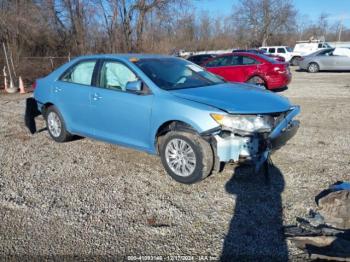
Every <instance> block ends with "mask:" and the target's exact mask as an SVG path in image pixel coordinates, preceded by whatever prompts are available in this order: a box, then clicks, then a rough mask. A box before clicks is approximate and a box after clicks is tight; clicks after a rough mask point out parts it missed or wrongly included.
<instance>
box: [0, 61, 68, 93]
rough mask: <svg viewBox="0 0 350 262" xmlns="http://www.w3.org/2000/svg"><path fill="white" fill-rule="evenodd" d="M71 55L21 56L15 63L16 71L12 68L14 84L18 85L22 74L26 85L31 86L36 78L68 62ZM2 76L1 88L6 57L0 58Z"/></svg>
mask: <svg viewBox="0 0 350 262" xmlns="http://www.w3.org/2000/svg"><path fill="white" fill-rule="evenodd" d="M69 60H70V57H68V56H67V57H20V58H19V62H18V63H15V72H13V70H11V74H12V78H13V81H14V84H15V85H17V84H18V83H17V82H18V77H19V76H21V77H22V79H23V82H24V85H25V87H29V86H31V85H32V84H33V83H34V81H35V79H38V78H41V77H44V76H46V75H48V74H49V73H50V72H52V71H53V70H55V69H56V68H57V67H59V66H60V65H62V64H64V63H66V62H68V61H69ZM0 66H1V68H0V69H1V71H0V72H1V77H0V79H1V80H0V81H1V82H0V88H1V89H3V88H4V75H3V71H2V70H3V68H4V67H5V66H6V61H5V59H4V58H1V59H0ZM6 73H7V81H8V83H9V82H10V78H9V73H8V68H7V66H6Z"/></svg>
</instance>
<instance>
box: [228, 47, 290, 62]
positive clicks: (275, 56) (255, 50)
mask: <svg viewBox="0 0 350 262" xmlns="http://www.w3.org/2000/svg"><path fill="white" fill-rule="evenodd" d="M238 52H248V53H253V54H261V55H266V56H268V57H271V58H272V59H274V60H276V61H278V62H285V61H286V59H284V57H283V56H279V55H272V54H269V53H266V52H265V51H264V50H260V49H235V50H233V51H232V53H238Z"/></svg>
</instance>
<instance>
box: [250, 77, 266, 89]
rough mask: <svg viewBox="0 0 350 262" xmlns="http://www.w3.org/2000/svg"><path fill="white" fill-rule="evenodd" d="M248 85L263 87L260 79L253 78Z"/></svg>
mask: <svg viewBox="0 0 350 262" xmlns="http://www.w3.org/2000/svg"><path fill="white" fill-rule="evenodd" d="M249 83H252V84H255V85H257V86H261V87H262V86H264V81H263V80H262V79H261V78H260V77H253V78H252V79H250V80H249Z"/></svg>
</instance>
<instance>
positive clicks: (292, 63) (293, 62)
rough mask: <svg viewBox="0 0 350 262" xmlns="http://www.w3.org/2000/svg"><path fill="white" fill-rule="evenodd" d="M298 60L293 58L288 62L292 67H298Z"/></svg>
mask: <svg viewBox="0 0 350 262" xmlns="http://www.w3.org/2000/svg"><path fill="white" fill-rule="evenodd" d="M299 59H300V57H297V56H295V57H293V58H292V60H291V61H290V64H291V65H292V66H298V65H299Z"/></svg>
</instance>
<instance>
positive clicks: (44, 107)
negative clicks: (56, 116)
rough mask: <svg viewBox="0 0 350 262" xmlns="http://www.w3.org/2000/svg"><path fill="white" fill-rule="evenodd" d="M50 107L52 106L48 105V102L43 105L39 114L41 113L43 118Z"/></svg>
mask: <svg viewBox="0 0 350 262" xmlns="http://www.w3.org/2000/svg"><path fill="white" fill-rule="evenodd" d="M50 106H53V104H52V103H50V102H49V103H46V104H44V105H43V107H42V109H41V113H42V115H43V116H45V113H46V110H47V109H48V108H49V107H50Z"/></svg>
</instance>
